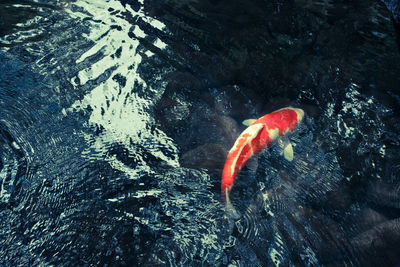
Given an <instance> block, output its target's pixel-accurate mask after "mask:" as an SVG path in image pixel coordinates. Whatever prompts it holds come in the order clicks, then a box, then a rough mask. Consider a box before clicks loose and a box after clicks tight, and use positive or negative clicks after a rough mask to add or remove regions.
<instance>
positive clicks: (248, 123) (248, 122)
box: [242, 119, 256, 126]
mask: <svg viewBox="0 0 400 267" xmlns="http://www.w3.org/2000/svg"><path fill="white" fill-rule="evenodd" d="M255 121H256V119H248V120H244V121H242V124H243V125H244V126H250V125H252V124H253V123H254V122H255Z"/></svg>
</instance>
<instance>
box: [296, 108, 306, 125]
mask: <svg viewBox="0 0 400 267" xmlns="http://www.w3.org/2000/svg"><path fill="white" fill-rule="evenodd" d="M294 111H296V114H297V123H300V122H301V121H302V120H303V118H304V110H302V109H301V108H294Z"/></svg>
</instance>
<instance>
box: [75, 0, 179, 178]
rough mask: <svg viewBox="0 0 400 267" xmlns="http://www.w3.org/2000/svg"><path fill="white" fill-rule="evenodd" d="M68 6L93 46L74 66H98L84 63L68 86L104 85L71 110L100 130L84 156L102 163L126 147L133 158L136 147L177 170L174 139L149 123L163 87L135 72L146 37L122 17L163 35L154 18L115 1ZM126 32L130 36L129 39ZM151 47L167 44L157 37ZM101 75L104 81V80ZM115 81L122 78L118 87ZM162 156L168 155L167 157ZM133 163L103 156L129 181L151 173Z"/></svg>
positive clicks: (141, 161) (140, 162) (145, 166)
mask: <svg viewBox="0 0 400 267" xmlns="http://www.w3.org/2000/svg"><path fill="white" fill-rule="evenodd" d="M142 4H143V3H142ZM72 5H73V9H74V10H80V11H78V12H76V11H72V9H70V10H68V12H69V13H70V15H71V16H72V17H74V18H77V19H81V20H85V19H88V21H89V22H90V24H91V27H90V33H89V34H87V35H85V37H86V38H87V39H89V40H92V41H93V42H94V45H93V46H92V47H91V48H90V49H89V50H87V51H86V52H84V53H83V54H82V55H81V57H80V58H79V59H77V60H76V64H80V63H85V62H86V61H88V62H89V61H91V60H93V58H96V60H97V61H96V62H94V63H93V62H92V63H91V64H87V65H88V67H86V68H85V69H82V70H80V71H79V72H78V73H77V75H76V77H73V78H72V79H71V83H72V84H73V86H74V87H75V88H78V87H80V86H85V85H87V83H89V82H96V81H97V80H102V81H100V82H99V83H95V84H96V85H95V87H94V88H93V89H92V90H91V91H90V92H89V93H87V94H86V95H85V96H84V97H83V99H81V100H78V101H76V102H75V103H74V104H73V105H72V106H71V108H70V109H69V111H75V112H79V111H84V112H87V111H88V110H90V118H89V121H88V124H89V126H94V127H100V128H102V129H104V130H103V131H102V133H101V134H100V135H99V136H96V137H93V136H91V135H90V134H85V136H86V139H87V140H88V142H89V143H90V144H91V147H90V149H89V150H90V151H89V150H88V151H86V152H85V153H84V154H86V156H88V157H93V155H95V157H98V158H103V157H104V156H106V153H107V149H108V147H109V145H110V144H112V143H117V144H120V145H123V146H124V147H126V148H127V149H128V150H129V153H130V154H132V155H135V153H136V151H134V148H132V144H136V145H143V146H145V147H146V149H147V150H148V151H149V152H150V153H151V154H152V155H153V156H155V157H156V158H159V159H161V160H162V161H164V162H165V163H167V164H168V165H170V166H174V167H177V166H179V163H178V160H177V156H176V155H177V148H176V146H175V144H174V143H173V141H172V139H170V138H169V137H167V136H166V135H165V134H164V133H163V132H162V131H160V130H158V129H155V130H153V131H150V127H151V125H152V124H153V118H152V117H151V115H150V114H149V109H150V108H151V107H152V105H153V104H154V103H155V102H156V101H157V100H158V98H159V97H160V96H161V94H162V91H163V86H162V85H161V86H160V88H152V87H151V86H150V85H148V84H147V83H146V81H145V80H143V79H142V77H141V76H140V75H139V73H138V67H139V65H140V64H141V62H142V56H141V55H140V54H139V53H138V46H139V45H140V39H141V38H145V37H146V36H147V34H146V32H145V31H144V30H142V29H141V28H140V27H139V26H138V25H132V22H128V21H127V20H126V19H125V16H123V15H122V14H126V13H129V14H130V16H132V17H133V18H134V19H136V20H137V19H139V18H140V19H142V20H143V21H145V22H147V23H149V24H150V25H151V26H152V27H153V28H157V29H159V30H163V29H164V28H165V25H164V24H163V23H162V22H160V21H157V20H156V19H154V18H150V17H147V16H146V15H145V14H144V11H143V7H141V8H140V9H139V10H138V11H134V10H133V9H132V8H131V7H130V6H129V4H126V6H125V7H124V6H123V5H122V4H121V3H120V2H118V1H114V0H110V1H104V2H103V1H102V2H99V1H77V2H75V3H73V4H72ZM109 10H113V11H112V12H113V14H114V15H110V11H109ZM115 14H117V15H115ZM116 25H117V27H115V26H116ZM131 29H133V30H132V31H131ZM130 31H131V32H132V33H133V35H134V36H132V35H129V32H130ZM154 45H155V46H157V47H159V48H160V49H164V48H166V44H165V43H164V42H162V41H161V40H159V39H158V38H156V39H155V41H154ZM148 52H149V51H146V52H144V54H145V55H146V56H147V57H150V56H153V55H154V54H153V53H151V52H149V53H148ZM98 55H101V57H99V56H98ZM103 76H107V78H106V79H102V78H101V77H103ZM116 77H122V80H123V82H122V84H121V82H119V81H118V79H116ZM156 79H157V77H156ZM158 79H160V78H158ZM138 91H144V92H145V95H146V96H147V95H149V97H148V98H144V97H142V96H139V95H138ZM146 140H147V141H146ZM149 140H150V145H149ZM144 142H147V143H146V144H145V143H144ZM160 147H161V148H162V149H160ZM162 151H167V154H169V156H168V155H166V154H165V153H164V152H162ZM93 152H94V153H93ZM170 155H174V156H170ZM136 159H137V160H138V161H139V163H138V168H137V169H132V168H130V167H128V166H126V165H125V164H124V163H123V162H121V161H119V160H118V159H117V158H116V157H115V156H106V160H107V162H109V164H110V165H111V166H112V167H113V168H115V169H118V170H120V171H122V172H124V173H127V174H129V175H130V177H131V178H132V179H136V178H137V172H138V171H139V169H140V171H146V172H147V173H150V172H151V169H150V166H148V165H147V163H146V162H145V161H144V159H142V158H140V157H136Z"/></svg>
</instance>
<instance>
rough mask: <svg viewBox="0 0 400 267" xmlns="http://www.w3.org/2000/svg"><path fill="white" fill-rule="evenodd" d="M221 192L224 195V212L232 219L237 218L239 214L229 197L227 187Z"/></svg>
mask: <svg viewBox="0 0 400 267" xmlns="http://www.w3.org/2000/svg"><path fill="white" fill-rule="evenodd" d="M223 193H224V195H225V211H226V213H227V214H228V216H229V217H231V218H233V219H239V217H240V216H239V214H238V212H237V211H236V209H235V207H234V206H233V205H232V203H231V201H230V199H229V188H225V191H224V192H223Z"/></svg>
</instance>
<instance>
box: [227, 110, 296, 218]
mask: <svg viewBox="0 0 400 267" xmlns="http://www.w3.org/2000/svg"><path fill="white" fill-rule="evenodd" d="M303 117H304V111H303V110H302V109H299V108H291V107H287V108H282V109H279V110H277V111H274V112H272V113H269V114H267V115H265V116H263V117H261V118H259V119H257V120H247V124H249V125H250V126H249V127H248V128H247V129H246V130H244V131H243V132H242V133H241V134H240V135H239V137H238V138H237V139H236V142H235V144H234V145H233V147H232V148H231V150H230V151H229V153H228V156H227V158H226V161H225V166H224V170H223V172H222V182H221V189H222V194H223V195H224V196H225V204H226V205H227V207H228V206H229V207H230V208H231V210H232V211H233V212H234V213H235V214H236V211H235V210H234V208H233V206H232V204H231V203H230V200H229V192H230V189H231V188H232V185H233V183H234V182H235V177H236V176H237V175H238V173H239V171H240V169H241V168H242V167H243V166H244V165H245V164H246V162H247V161H248V160H249V159H250V158H251V156H253V155H256V154H257V153H259V152H260V151H261V150H262V149H264V148H265V147H266V146H268V147H270V146H271V145H272V144H273V143H274V141H275V140H277V138H278V137H279V136H280V137H284V136H285V135H286V134H287V133H289V132H292V131H293V130H294V129H295V128H296V126H297V125H298V124H299V123H300V122H301V121H302V119H303ZM245 122H246V121H245ZM283 154H284V157H285V158H286V159H287V160H289V161H291V160H293V148H292V145H291V144H290V143H289V142H286V143H285V144H284V150H283Z"/></svg>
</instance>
